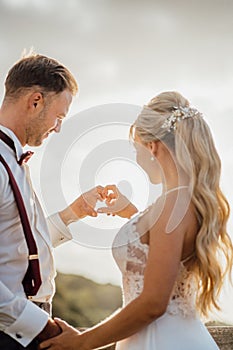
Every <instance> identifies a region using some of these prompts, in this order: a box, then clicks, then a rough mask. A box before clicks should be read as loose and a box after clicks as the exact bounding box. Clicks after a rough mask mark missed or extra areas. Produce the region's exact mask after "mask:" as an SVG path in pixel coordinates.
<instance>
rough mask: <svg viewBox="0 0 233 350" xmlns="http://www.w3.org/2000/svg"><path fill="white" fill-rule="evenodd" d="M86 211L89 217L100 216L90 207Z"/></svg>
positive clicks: (86, 207)
mask: <svg viewBox="0 0 233 350" xmlns="http://www.w3.org/2000/svg"><path fill="white" fill-rule="evenodd" d="M84 211H85V214H86V215H88V216H93V217H96V216H97V215H98V214H97V212H96V211H95V210H94V209H93V208H92V207H90V206H89V205H88V206H85V208H84Z"/></svg>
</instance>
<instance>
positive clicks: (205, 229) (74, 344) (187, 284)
mask: <svg viewBox="0 0 233 350" xmlns="http://www.w3.org/2000/svg"><path fill="white" fill-rule="evenodd" d="M130 135H131V139H132V140H133V142H134V146H135V148H136V153H137V162H138V164H139V165H140V166H141V167H142V168H143V169H144V170H145V171H146V172H147V174H148V176H149V178H150V181H151V182H152V183H154V184H157V183H162V184H163V191H162V194H161V196H160V197H159V198H158V199H157V200H156V201H155V203H153V204H152V205H151V206H150V207H149V208H147V209H146V210H145V211H144V212H142V213H139V214H136V215H133V214H135V213H136V211H137V210H136V208H135V207H134V206H133V205H132V204H131V203H130V202H128V201H127V199H126V198H125V197H124V196H123V195H122V194H121V193H120V192H119V190H118V189H117V188H116V187H115V186H106V187H105V188H104V190H103V192H102V196H103V198H104V199H105V200H106V203H107V208H106V209H105V208H102V209H100V210H99V212H107V213H108V214H113V215H115V214H116V215H120V216H122V217H131V216H132V215H133V218H131V220H129V221H128V223H127V224H126V225H124V226H123V227H122V228H121V230H120V231H119V233H118V234H117V236H116V238H115V240H114V245H113V256H114V258H115V260H116V262H117V264H118V266H119V268H120V270H121V272H122V276H123V307H122V309H121V310H120V311H117V312H116V313H115V314H113V315H112V316H111V317H110V318H108V319H107V320H105V321H104V322H102V323H100V324H98V325H96V326H95V327H92V328H90V329H88V330H86V331H85V332H83V333H79V332H78V331H77V330H76V329H74V328H73V327H71V326H69V325H68V324H67V323H65V322H64V321H61V320H58V319H57V320H56V322H57V323H58V324H59V325H60V327H61V328H62V330H63V332H62V333H61V335H59V336H58V337H56V338H51V339H49V340H47V341H45V342H43V343H41V344H40V348H41V349H45V348H49V349H51V350H58V349H77V350H87V349H96V348H100V347H103V346H106V345H109V344H112V343H115V342H116V343H117V345H116V349H117V350H187V349H189V350H216V349H218V346H217V345H216V343H215V342H214V340H213V338H212V337H211V336H210V334H209V332H208V331H207V329H206V328H205V326H204V324H203V323H202V322H201V318H200V317H201V316H207V314H208V311H210V309H211V308H217V309H218V308H219V306H218V303H217V297H218V295H219V292H220V290H221V287H222V285H223V277H225V275H226V274H227V273H230V270H231V266H232V262H233V260H232V243H231V240H230V238H229V236H228V234H227V232H226V223H227V220H228V217H229V205H228V203H227V201H226V199H225V197H224V196H223V194H222V192H221V190H220V188H219V178H220V167H221V165H220V159H219V156H218V154H217V151H216V149H215V146H214V142H213V138H212V136H211V133H210V130H209V127H208V126H207V124H206V122H205V120H204V119H203V117H202V115H201V114H200V113H199V112H198V111H197V110H196V109H194V108H191V107H190V105H189V102H188V101H187V100H186V99H185V98H184V97H183V96H182V95H180V94H179V93H177V92H164V93H161V94H159V95H158V96H156V97H155V98H153V99H152V100H151V101H150V102H149V103H148V105H147V106H145V107H144V108H143V109H142V112H141V113H140V115H139V116H138V118H137V120H136V121H135V123H134V124H133V125H132V127H131V131H130ZM110 190H111V191H110ZM110 192H111V193H110ZM220 255H222V256H223V257H224V258H225V259H223V260H224V261H225V265H224V266H222V265H221V264H220Z"/></svg>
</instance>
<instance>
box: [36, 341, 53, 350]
mask: <svg viewBox="0 0 233 350" xmlns="http://www.w3.org/2000/svg"><path fill="white" fill-rule="evenodd" d="M50 346H52V344H51V341H50V340H45V341H43V342H42V343H40V344H39V346H38V348H39V349H49V348H50Z"/></svg>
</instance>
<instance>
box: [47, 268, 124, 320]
mask: <svg viewBox="0 0 233 350" xmlns="http://www.w3.org/2000/svg"><path fill="white" fill-rule="evenodd" d="M121 300H122V297H121V290H120V288H119V287H117V286H113V285H111V284H105V285H103V284H98V283H95V282H94V281H91V280H88V279H86V278H84V277H81V276H76V275H66V274H61V273H58V275H57V277H56V294H55V297H54V299H53V316H54V317H59V318H61V319H64V320H66V321H67V322H68V323H69V324H71V325H73V326H75V327H90V326H93V325H94V324H96V323H97V322H99V321H101V320H103V319H105V318H106V317H107V316H109V315H110V314H111V313H112V312H113V311H115V310H116V309H118V308H119V307H120V306H121Z"/></svg>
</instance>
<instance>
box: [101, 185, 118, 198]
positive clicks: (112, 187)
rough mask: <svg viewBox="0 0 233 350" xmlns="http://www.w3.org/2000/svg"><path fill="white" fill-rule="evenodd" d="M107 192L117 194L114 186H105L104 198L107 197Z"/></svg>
mask: <svg viewBox="0 0 233 350" xmlns="http://www.w3.org/2000/svg"><path fill="white" fill-rule="evenodd" d="M109 191H112V192H114V193H116V194H117V192H118V190H117V187H116V185H107V186H105V187H104V190H103V193H104V194H105V196H108V192H109Z"/></svg>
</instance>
